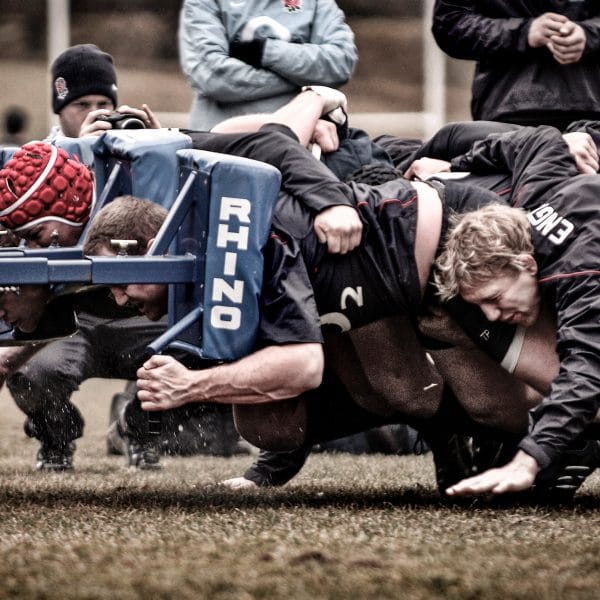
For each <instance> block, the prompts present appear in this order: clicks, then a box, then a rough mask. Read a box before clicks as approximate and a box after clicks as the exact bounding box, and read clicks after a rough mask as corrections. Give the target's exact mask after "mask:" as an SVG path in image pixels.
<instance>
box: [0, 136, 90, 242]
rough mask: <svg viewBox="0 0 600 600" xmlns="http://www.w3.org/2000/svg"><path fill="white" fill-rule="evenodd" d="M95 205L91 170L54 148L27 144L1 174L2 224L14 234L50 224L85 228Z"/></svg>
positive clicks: (16, 153)
mask: <svg viewBox="0 0 600 600" xmlns="http://www.w3.org/2000/svg"><path fill="white" fill-rule="evenodd" d="M93 204H94V184H93V178H92V174H91V172H90V171H89V169H88V168H87V167H86V166H85V165H84V164H82V163H81V162H79V160H77V159H76V158H71V157H70V156H69V154H68V153H67V152H66V151H65V150H63V149H62V148H57V147H56V146H53V145H52V144H47V143H45V142H30V143H29V144H25V145H24V146H22V147H21V148H19V150H17V151H16V152H15V153H14V154H13V156H12V158H11V159H10V160H9V161H8V162H7V163H6V164H5V165H4V168H3V169H2V170H1V171H0V223H2V224H3V225H5V226H6V227H7V228H8V229H12V230H13V231H20V230H22V229H26V228H27V227H31V226H32V225H35V224H37V223H41V222H43V221H51V220H52V221H61V222H62V223H67V224H68V225H72V226H74V227H82V226H83V225H85V224H86V223H87V221H88V219H89V217H90V212H91V210H92V208H93Z"/></svg>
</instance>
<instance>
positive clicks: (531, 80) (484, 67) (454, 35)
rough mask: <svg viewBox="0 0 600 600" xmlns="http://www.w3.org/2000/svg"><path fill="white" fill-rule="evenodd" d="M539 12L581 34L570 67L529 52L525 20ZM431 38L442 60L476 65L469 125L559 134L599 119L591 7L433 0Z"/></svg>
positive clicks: (596, 10)
mask: <svg viewBox="0 0 600 600" xmlns="http://www.w3.org/2000/svg"><path fill="white" fill-rule="evenodd" d="M546 12H554V13H559V14H564V15H566V16H568V17H569V18H570V19H571V20H572V21H575V22H576V23H578V24H579V25H580V26H581V27H582V28H583V29H584V30H585V34H586V38H587V40H586V49H585V51H584V55H583V57H582V59H581V60H580V61H579V62H578V63H576V64H572V65H560V64H559V63H557V62H556V61H555V60H554V58H553V57H552V55H551V53H550V52H549V50H547V49H546V48H531V47H529V45H528V43H527V35H528V32H529V27H530V24H531V21H532V20H533V19H534V18H536V17H538V16H540V15H542V14H544V13H546ZM432 33H433V35H434V37H435V40H436V42H437V43H438V45H439V47H440V48H441V49H442V50H443V51H444V52H446V54H448V55H449V56H452V57H453V58H459V59H465V60H474V61H477V65H476V69H475V75H474V79H473V88H472V99H471V114H472V116H473V118H474V119H476V120H479V119H487V120H490V121H506V122H511V123H521V124H526V125H541V124H548V125H554V126H556V127H559V129H564V127H565V126H566V124H567V123H568V122H569V121H573V120H576V119H584V118H585V119H598V118H600V3H599V2H597V1H596V0H583V1H577V2H575V1H569V0H546V1H545V2H540V0H479V1H477V0H475V1H468V0H437V1H436V3H435V8H434V16H433V23H432ZM565 113H567V114H565Z"/></svg>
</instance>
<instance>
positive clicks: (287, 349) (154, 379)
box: [137, 343, 323, 411]
mask: <svg viewBox="0 0 600 600" xmlns="http://www.w3.org/2000/svg"><path fill="white" fill-rule="evenodd" d="M322 375H323V350H322V347H321V344H317V343H303V344H288V345H285V346H269V347H267V348H263V349H261V350H258V351H256V352H254V353H252V354H250V355H248V356H246V357H244V358H241V359H240V360H237V361H235V362H232V363H226V364H222V365H218V366H216V367H211V368H209V369H203V370H190V369H187V368H186V367H184V366H183V365H182V364H181V363H180V362H179V361H177V360H175V359H174V358H173V357H171V356H160V355H156V356H153V357H151V358H150V359H149V360H147V361H146V362H145V363H144V364H143V366H142V367H141V368H140V369H138V372H137V377H138V379H137V386H138V390H139V391H138V397H139V399H140V402H141V403H142V408H143V409H144V410H150V411H152V410H167V409H171V408H177V407H178V406H183V405H184V404H189V403H191V402H212V403H219V404H263V403H265V402H276V401H278V400H284V399H286V398H293V397H295V396H298V395H299V394H301V393H302V392H305V391H307V390H310V389H313V388H315V387H317V386H318V385H319V384H320V383H321V378H322Z"/></svg>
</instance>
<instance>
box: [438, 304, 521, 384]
mask: <svg viewBox="0 0 600 600" xmlns="http://www.w3.org/2000/svg"><path fill="white" fill-rule="evenodd" d="M445 308H446V309H447V310H448V312H449V313H450V315H451V316H452V317H453V318H454V320H455V321H456V322H457V323H458V324H459V325H460V326H461V327H462V329H463V330H464V331H465V333H466V334H467V335H468V336H469V337H470V338H471V339H472V340H473V342H475V344H477V346H478V347H479V348H481V349H482V350H483V351H484V352H485V353H486V354H488V355H489V356H491V357H492V358H493V359H494V360H495V361H496V362H498V363H500V364H501V365H502V366H503V367H504V368H505V369H506V370H507V371H509V372H512V371H514V369H515V366H516V363H517V360H518V358H519V355H520V353H521V348H522V346H523V338H524V335H525V330H524V328H523V327H520V326H518V325H511V324H510V323H505V322H503V321H488V320H487V319H486V318H485V315H484V314H483V312H482V311H481V309H480V308H479V307H478V306H476V305H475V304H470V303H468V302H466V301H465V300H463V299H462V298H453V299H452V300H451V301H450V302H448V303H447V304H446V305H445Z"/></svg>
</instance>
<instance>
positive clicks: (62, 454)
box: [35, 442, 75, 472]
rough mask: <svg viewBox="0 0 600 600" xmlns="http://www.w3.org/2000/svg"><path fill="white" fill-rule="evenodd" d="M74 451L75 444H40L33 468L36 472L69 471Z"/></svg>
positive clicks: (71, 466)
mask: <svg viewBox="0 0 600 600" xmlns="http://www.w3.org/2000/svg"><path fill="white" fill-rule="evenodd" d="M74 451H75V444H74V443H73V442H70V443H68V444H66V445H64V446H52V445H50V444H48V443H47V442H42V445H41V446H40V449H39V450H38V453H37V462H36V465H35V468H36V469H37V470H38V471H53V472H60V471H71V470H72V469H73V453H74Z"/></svg>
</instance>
